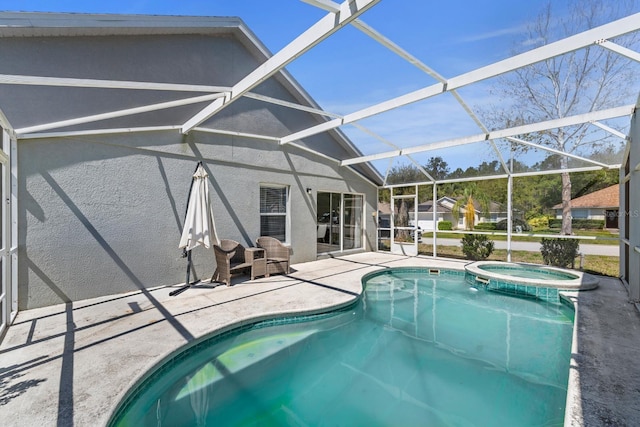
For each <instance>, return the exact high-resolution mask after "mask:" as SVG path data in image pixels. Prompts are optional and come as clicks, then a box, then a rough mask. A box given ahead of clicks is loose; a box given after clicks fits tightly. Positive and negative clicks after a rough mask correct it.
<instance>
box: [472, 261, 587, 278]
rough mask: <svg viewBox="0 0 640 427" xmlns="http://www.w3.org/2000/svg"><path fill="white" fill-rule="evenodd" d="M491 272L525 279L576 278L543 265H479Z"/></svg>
mask: <svg viewBox="0 0 640 427" xmlns="http://www.w3.org/2000/svg"><path fill="white" fill-rule="evenodd" d="M478 268H480V269H481V270H485V271H488V272H491V273H497V274H503V275H505V276H512V277H522V278H525V279H539V280H575V279H577V278H578V276H576V275H575V274H571V273H565V272H563V271H558V270H551V269H549V268H544V267H528V266H516V265H500V264H484V265H481V266H480V267H478Z"/></svg>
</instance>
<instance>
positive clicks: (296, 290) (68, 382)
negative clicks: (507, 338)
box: [0, 252, 640, 426]
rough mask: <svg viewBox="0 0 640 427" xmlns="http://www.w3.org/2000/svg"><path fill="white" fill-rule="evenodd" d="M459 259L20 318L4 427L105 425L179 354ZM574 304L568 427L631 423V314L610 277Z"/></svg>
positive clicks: (121, 298)
mask: <svg viewBox="0 0 640 427" xmlns="http://www.w3.org/2000/svg"><path fill="white" fill-rule="evenodd" d="M464 264H465V263H464V262H462V261H457V260H445V259H437V260H434V259H432V258H427V257H415V258H413V257H405V256H397V255H391V254H388V253H381V252H378V253H370V252H369V253H361V254H355V255H349V256H343V257H339V258H329V259H324V260H320V261H315V262H309V263H304V264H297V265H294V266H292V270H293V271H292V273H291V274H290V275H289V276H272V277H270V278H261V279H257V280H254V281H246V279H247V278H244V277H242V278H238V279H236V280H235V281H234V282H233V283H234V286H231V287H227V286H217V287H215V288H213V287H212V286H209V285H208V284H203V285H200V286H197V287H193V288H191V289H188V290H186V291H185V292H183V293H181V294H179V295H177V296H174V297H170V296H169V291H171V290H173V289H174V287H161V288H156V289H152V290H145V291H142V292H135V293H130V294H123V295H117V296H111V297H104V298H99V299H93V300H87V301H80V302H76V303H73V304H68V305H64V304H62V305H57V306H52V307H46V308H42V309H35V310H28V311H23V312H20V313H19V314H18V316H17V318H16V320H15V322H14V324H13V326H12V327H11V328H10V329H9V331H8V332H7V335H6V337H5V339H4V341H3V342H2V344H1V345H0V413H2V420H3V421H2V425H3V426H23V425H42V426H50V425H58V426H72V425H73V426H96V425H105V424H106V423H107V422H108V420H109V417H110V415H111V412H112V411H113V409H114V408H115V406H116V405H117V404H118V402H119V401H120V399H121V398H122V397H123V395H124V394H125V393H126V391H127V390H128V388H129V387H130V386H131V385H132V384H133V383H134V382H135V381H136V380H137V379H139V378H140V377H141V376H142V375H144V373H145V372H147V371H148V370H149V369H150V368H151V367H153V366H154V365H155V364H156V363H158V362H159V361H160V360H162V359H163V358H164V357H166V356H167V355H170V354H171V353H172V352H174V351H175V350H176V349H178V348H179V347H180V346H182V345H184V344H186V343H190V342H195V341H197V340H199V339H201V338H203V337H205V336H207V335H208V334H209V333H211V332H212V331H218V330H225V329H229V328H232V327H235V326H238V325H240V324H244V323H249V322H253V321H255V320H256V316H258V318H269V317H273V316H274V315H278V314H283V313H286V314H296V313H309V312H321V311H326V310H327V309H328V308H330V307H338V306H342V305H345V304H349V303H351V302H352V301H353V300H354V298H356V297H357V295H358V294H359V293H360V292H361V285H360V278H361V277H362V275H363V274H365V273H367V272H370V271H374V270H377V269H380V268H386V267H395V266H408V265H412V266H429V267H441V268H443V267H450V268H458V269H462V268H463V266H464ZM573 298H575V300H576V301H577V302H578V304H579V309H578V312H577V329H576V335H575V338H574V349H573V354H572V361H571V369H572V371H571V382H570V387H569V410H568V412H567V413H568V422H567V424H566V425H572V426H579V425H586V426H598V425H616V426H624V425H637V420H640V371H639V370H638V369H637V368H636V366H637V362H636V359H637V355H638V354H640V314H639V313H638V311H637V310H636V308H635V307H634V306H633V304H630V303H629V302H628V300H627V292H626V289H625V288H624V286H623V284H622V283H621V282H620V281H619V280H617V279H611V278H602V280H601V283H600V287H599V288H598V289H597V290H595V291H587V292H582V293H576V294H573Z"/></svg>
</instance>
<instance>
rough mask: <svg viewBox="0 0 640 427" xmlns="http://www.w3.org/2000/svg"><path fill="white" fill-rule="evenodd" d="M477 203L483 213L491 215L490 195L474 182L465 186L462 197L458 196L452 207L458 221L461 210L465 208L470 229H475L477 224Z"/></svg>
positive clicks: (465, 216) (452, 212) (454, 216)
mask: <svg viewBox="0 0 640 427" xmlns="http://www.w3.org/2000/svg"><path fill="white" fill-rule="evenodd" d="M476 203H477V204H478V205H479V206H480V208H481V209H482V213H483V215H485V216H489V203H490V201H489V197H488V196H487V195H486V193H484V192H483V191H482V190H481V189H480V188H479V187H478V186H477V185H476V184H475V183H472V184H469V185H468V186H467V187H465V189H464V192H463V193H462V197H459V198H457V200H456V202H455V203H454V204H453V207H452V208H451V214H452V215H453V218H454V219H455V221H456V222H458V217H459V216H460V210H461V209H464V218H465V222H466V228H467V229H468V230H473V226H474V225H475V219H476Z"/></svg>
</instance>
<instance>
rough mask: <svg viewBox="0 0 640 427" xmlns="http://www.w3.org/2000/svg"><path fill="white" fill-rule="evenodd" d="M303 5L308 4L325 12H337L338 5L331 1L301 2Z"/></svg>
mask: <svg viewBox="0 0 640 427" xmlns="http://www.w3.org/2000/svg"><path fill="white" fill-rule="evenodd" d="M301 1H302V2H303V3H307V4H310V5H311V6H315V7H317V8H319V9H322V10H325V11H327V12H333V13H336V12H339V11H340V5H339V4H338V3H336V2H333V1H331V0H301Z"/></svg>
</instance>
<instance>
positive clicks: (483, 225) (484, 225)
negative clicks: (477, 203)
mask: <svg viewBox="0 0 640 427" xmlns="http://www.w3.org/2000/svg"><path fill="white" fill-rule="evenodd" d="M474 228H475V229H476V230H480V231H493V230H495V229H496V223H495V222H479V223H477V224H476V225H475V227H474Z"/></svg>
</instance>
